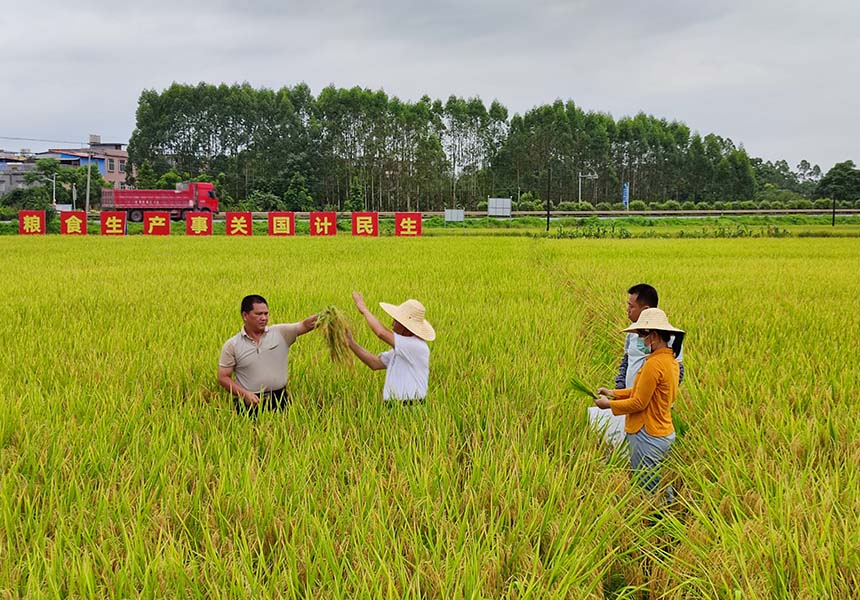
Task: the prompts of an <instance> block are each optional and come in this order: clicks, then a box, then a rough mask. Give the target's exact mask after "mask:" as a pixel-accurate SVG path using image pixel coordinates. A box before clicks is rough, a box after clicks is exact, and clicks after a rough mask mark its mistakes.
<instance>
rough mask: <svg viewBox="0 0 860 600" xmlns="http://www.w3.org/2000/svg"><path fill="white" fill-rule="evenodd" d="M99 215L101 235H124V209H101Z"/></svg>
mask: <svg viewBox="0 0 860 600" xmlns="http://www.w3.org/2000/svg"><path fill="white" fill-rule="evenodd" d="M100 216H101V234H102V235H125V218H126V214H125V211H122V210H103V211H102V212H101V213H100Z"/></svg>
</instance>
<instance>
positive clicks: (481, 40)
mask: <svg viewBox="0 0 860 600" xmlns="http://www.w3.org/2000/svg"><path fill="white" fill-rule="evenodd" d="M858 24H860V2H857V1H856V0H852V1H849V0H818V1H817V2H813V1H812V0H806V1H804V2H799V1H795V0H783V1H770V0H766V1H765V0H728V1H723V2H720V1H719V0H716V1H711V2H698V1H695V0H650V1H634V0H621V1H614V2H613V1H611V0H608V1H602V2H601V1H598V0H570V1H559V0H532V1H531V2H527V1H520V2H512V1H510V0H479V1H475V0H460V1H454V0H444V1H437V0H432V1H431V0H424V1H420V2H418V1H411V0H365V1H363V2H359V1H346V0H338V1H334V2H326V1H325V0H319V1H318V2H311V1H302V2H290V1H288V0H245V1H242V0H238V1H236V0H232V1H231V0H210V1H203V0H200V1H185V0H174V1H170V2H168V1H167V0H149V1H148V2H139V3H135V2H133V1H132V2H117V3H113V4H108V3H95V2H89V3H80V2H66V1H59V0H41V1H39V2H15V3H14V4H12V3H4V7H3V10H2V12H0V31H2V37H0V39H2V40H3V42H2V45H3V55H2V56H3V58H2V63H0V64H2V65H3V69H2V71H0V73H2V75H0V77H2V85H0V136H2V137H0V148H5V149H7V150H19V149H20V148H31V149H34V150H37V151H38V150H43V149H45V148H47V147H48V146H54V147H56V146H62V145H65V144H57V143H40V142H36V141H26V140H10V139H8V138H9V137H20V138H44V139H49V140H67V141H86V140H87V136H88V134H90V133H96V134H100V135H101V136H102V140H103V141H111V142H113V141H117V142H127V141H128V138H129V136H130V135H131V132H132V130H133V129H134V122H135V121H134V120H135V109H136V106H137V99H138V97H139V95H140V92H141V90H143V89H146V88H152V89H156V90H159V91H161V90H163V89H164V88H165V87H167V86H169V85H170V84H171V83H172V82H174V81H176V82H180V83H189V84H196V83H198V82H200V81H205V82H208V83H214V84H217V83H221V82H226V83H234V82H245V81H247V82H248V83H250V84H251V85H253V86H255V87H269V88H279V87H283V86H293V85H295V84H297V83H300V82H305V83H307V84H308V85H309V86H310V87H311V90H312V91H313V93H314V94H318V93H319V91H320V90H321V89H322V88H323V87H325V86H326V85H329V84H334V85H335V86H338V87H351V86H354V85H360V86H362V87H368V88H371V89H380V88H381V89H384V90H385V91H386V92H387V93H388V94H389V95H393V96H398V97H399V98H401V99H403V100H417V99H418V98H420V97H421V96H422V95H424V94H428V95H429V96H430V97H431V98H439V99H442V100H444V99H446V98H447V97H448V96H449V95H451V94H456V95H458V96H463V97H472V96H479V97H481V98H482V99H483V100H484V101H485V102H486V103H487V104H488V105H489V103H490V102H491V101H492V100H494V99H496V100H499V101H500V102H501V103H502V104H504V105H505V106H507V107H508V109H509V110H510V112H511V114H513V113H515V112H518V113H521V114H522V113H524V112H526V111H527V110H529V109H530V108H532V107H534V106H536V105H540V104H546V103H551V102H552V101H554V100H555V99H557V98H561V99H563V100H573V101H574V102H576V103H577V104H578V105H579V106H580V107H582V108H584V109H586V110H596V111H602V112H608V113H610V114H612V115H613V116H614V117H615V118H619V117H621V116H624V115H633V114H636V113H637V112H640V111H644V112H646V113H649V114H653V115H656V116H658V117H662V118H666V119H668V120H679V121H683V122H684V123H686V124H687V125H689V126H690V128H691V129H693V130H694V131H698V132H700V133H702V134H706V133H712V132H713V133H717V134H719V135H721V136H723V137H729V138H731V139H732V140H733V141H734V142H735V143H736V144H743V146H744V147H745V148H746V149H747V152H749V154H750V155H752V156H760V157H762V158H764V159H766V160H778V159H782V158H784V159H786V160H788V161H789V163H790V164H791V165H792V167H793V166H794V165H796V164H797V163H798V162H799V161H800V160H801V159H802V158H806V159H808V160H809V161H810V162H812V163H817V164H819V165H820V166H821V168H822V169H823V170H824V171H826V170H828V169H829V168H830V167H831V166H833V164H834V163H836V162H840V161H843V160H847V159H851V160H854V161H855V162H857V163H860V151H858V148H860V141H858V138H860V119H858V116H857V108H858V104H860V102H858V98H860V33H858Z"/></svg>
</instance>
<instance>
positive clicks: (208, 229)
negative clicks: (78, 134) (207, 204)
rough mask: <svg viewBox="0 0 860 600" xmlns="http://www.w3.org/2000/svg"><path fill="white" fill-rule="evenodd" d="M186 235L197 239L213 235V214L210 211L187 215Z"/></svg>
mask: <svg viewBox="0 0 860 600" xmlns="http://www.w3.org/2000/svg"><path fill="white" fill-rule="evenodd" d="M185 235H190V236H195V237H196V236H202V235H212V213H211V212H208V211H204V212H189V213H185Z"/></svg>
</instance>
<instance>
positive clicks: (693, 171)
mask: <svg viewBox="0 0 860 600" xmlns="http://www.w3.org/2000/svg"><path fill="white" fill-rule="evenodd" d="M129 158H130V162H131V163H132V164H134V165H135V167H136V169H137V181H131V183H134V184H136V185H137V186H138V187H156V186H159V187H169V186H171V185H172V184H173V183H174V182H175V180H179V179H184V178H195V179H206V180H208V181H212V182H214V183H215V184H216V186H217V188H218V191H219V194H220V197H221V198H222V200H224V201H225V203H226V204H227V205H228V206H245V207H248V208H268V209H270V210H271V209H280V208H286V209H293V210H308V209H312V208H322V207H330V208H334V209H338V210H344V209H352V210H356V209H367V210H379V211H385V210H402V209H407V210H441V209H442V208H445V207H452V206H456V207H464V208H467V209H473V208H478V207H479V206H481V203H482V202H484V201H486V198H487V197H488V196H493V197H512V198H514V199H515V200H522V202H520V206H519V207H518V208H520V209H529V208H534V209H540V208H541V207H542V206H543V205H544V203H545V201H546V200H547V199H549V201H550V202H551V203H552V204H553V205H554V206H556V207H559V206H563V205H564V204H565V203H567V204H568V206H569V203H572V202H575V201H578V200H579V197H580V190H581V197H582V200H583V201H584V202H588V203H589V204H590V205H591V206H597V205H603V206H609V205H612V206H615V205H617V203H618V202H620V198H621V186H622V183H623V182H629V184H630V199H631V200H636V201H642V202H645V203H648V204H652V203H657V202H660V203H667V202H669V203H671V204H672V205H675V204H677V205H678V206H679V207H680V206H688V207H689V206H695V205H697V204H702V203H715V202H743V201H752V200H762V199H766V200H773V201H777V200H779V201H782V202H787V201H794V200H797V199H812V198H815V197H816V196H820V195H821V194H819V193H818V192H819V191H820V190H819V187H820V183H821V182H822V181H824V178H822V175H821V170H820V168H819V167H818V166H817V165H816V166H813V165H810V164H809V163H808V162H807V161H803V162H802V163H801V164H800V165H798V167H797V170H792V169H791V168H790V167H789V166H788V164H787V163H785V161H778V162H777V163H771V162H765V161H762V160H761V159H756V158H752V159H751V158H750V157H749V156H748V155H747V153H746V151H745V150H744V148H743V147H742V146H739V145H736V144H735V143H734V142H733V141H732V140H730V139H728V138H723V137H720V136H718V135H716V134H712V133H711V134H707V135H700V134H698V133H695V132H692V131H691V130H690V128H689V127H688V126H686V125H685V124H683V123H680V122H677V121H667V120H666V119H660V118H656V117H654V116H650V115H646V114H642V113H640V114H638V115H635V116H633V117H622V118H619V119H614V118H613V117H612V116H610V115H608V114H606V113H601V112H593V111H584V110H582V109H581V108H579V107H578V106H576V105H575V104H574V103H573V102H572V101H568V102H562V101H560V100H558V101H556V102H554V103H552V104H548V105H543V106H537V107H535V108H533V109H531V110H529V111H528V112H526V113H525V114H523V115H519V114H515V115H513V116H510V115H509V113H508V110H507V108H505V107H504V106H503V105H502V104H501V103H499V102H497V101H493V102H492V103H490V105H489V106H488V105H486V104H485V103H484V102H483V101H482V100H481V99H480V98H459V97H457V96H451V97H449V98H448V99H447V100H445V101H442V100H439V99H431V98H429V97H427V96H425V97H423V98H421V99H420V100H418V101H416V102H404V101H401V100H399V99H398V98H396V97H392V96H389V95H387V94H386V93H385V92H383V91H372V90H368V89H363V88H360V87H354V88H351V89H343V88H336V87H334V86H329V87H327V88H325V89H323V90H322V91H321V92H320V93H319V95H318V96H316V97H315V96H314V95H313V94H312V93H311V90H310V89H309V87H308V86H307V85H305V84H298V85H296V86H294V87H284V88H282V89H280V90H271V89H256V88H253V87H251V86H250V85H248V84H241V85H239V84H236V85H226V84H221V85H210V84H206V83H200V84H198V85H196V86H191V85H183V84H173V85H171V86H170V87H169V88H167V89H165V90H164V91H162V92H157V91H155V90H145V91H143V92H142V94H141V96H140V99H139V102H138V109H137V123H136V128H135V131H134V133H133V134H132V137H131V140H130V143H129ZM841 164H843V163H841ZM851 168H853V163H852V166H851ZM854 171H856V169H854ZM849 179H850V178H849ZM841 185H843V187H844V184H841Z"/></svg>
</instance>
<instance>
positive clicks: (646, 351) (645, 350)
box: [636, 337, 651, 354]
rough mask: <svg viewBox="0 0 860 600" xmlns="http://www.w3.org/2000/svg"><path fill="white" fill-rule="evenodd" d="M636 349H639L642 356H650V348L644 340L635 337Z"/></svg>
mask: <svg viewBox="0 0 860 600" xmlns="http://www.w3.org/2000/svg"><path fill="white" fill-rule="evenodd" d="M636 347H637V348H639V351H640V352H641V353H642V354H651V346H649V345H647V344H646V343H645V338H641V337H637V338H636Z"/></svg>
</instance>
